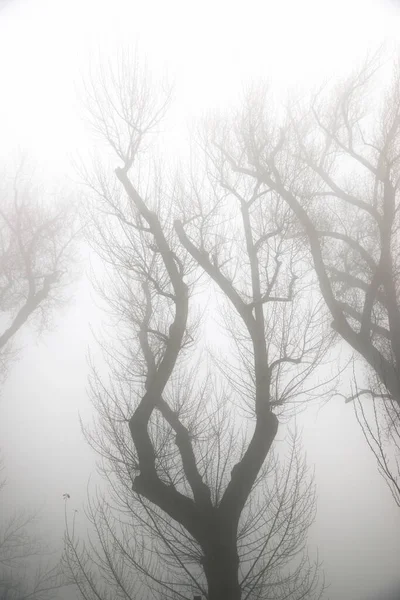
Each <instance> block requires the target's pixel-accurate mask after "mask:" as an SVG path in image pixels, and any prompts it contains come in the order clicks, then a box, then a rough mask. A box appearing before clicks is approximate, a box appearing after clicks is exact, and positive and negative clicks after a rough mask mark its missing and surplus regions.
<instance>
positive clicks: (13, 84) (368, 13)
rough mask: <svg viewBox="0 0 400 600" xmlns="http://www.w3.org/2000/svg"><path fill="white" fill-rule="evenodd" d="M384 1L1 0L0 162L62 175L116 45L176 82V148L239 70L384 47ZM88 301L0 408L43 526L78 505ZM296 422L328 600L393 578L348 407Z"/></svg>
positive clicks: (261, 71) (68, 315) (351, 60)
mask: <svg viewBox="0 0 400 600" xmlns="http://www.w3.org/2000/svg"><path fill="white" fill-rule="evenodd" d="M3 4H4V1H3ZM1 5H2V0H0V6H1ZM397 5H398V7H397V8H396V0H392V2H391V3H389V0H387V2H386V3H384V2H383V0H382V2H378V0H376V1H372V0H370V1H368V0H363V1H362V0H336V1H335V2H332V1H331V2H328V1H327V0H304V1H302V2H299V1H298V0H286V1H274V2H272V1H270V0H261V1H255V0H247V1H244V0H242V2H234V1H232V0H214V1H211V0H203V1H202V2H197V3H195V2H193V1H190V0H168V1H165V0H142V1H141V2H139V1H137V0H130V1H129V0H113V1H109V2H105V1H103V2H102V1H99V0H97V1H96V0H70V1H61V0H47V1H46V0H9V2H8V4H7V5H6V6H5V7H4V8H3V9H2V10H1V11H0V82H1V91H0V160H2V161H6V162H7V161H8V160H9V159H10V157H12V156H14V155H15V154H16V153H17V152H18V150H23V151H27V152H28V153H29V154H30V155H31V156H32V158H34V159H36V160H37V162H38V164H39V167H40V170H41V171H42V173H43V177H44V179H49V180H53V179H54V178H56V179H57V178H62V176H63V174H64V173H65V172H70V158H71V157H73V156H74V153H76V151H77V150H82V149H83V150H84V149H85V148H86V147H87V146H88V145H90V143H89V141H88V132H87V131H86V130H85V127H84V124H83V122H82V119H81V118H80V115H79V111H80V104H79V98H77V91H76V86H77V84H78V83H79V81H80V78H81V76H82V74H84V73H85V72H86V70H87V68H88V66H89V64H90V61H91V60H92V59H93V57H94V58H97V57H98V55H99V54H102V55H103V56H107V55H111V56H113V55H114V54H115V52H116V50H117V49H121V48H123V47H124V45H131V46H132V47H134V46H135V45H137V46H138V48H139V50H140V52H141V53H142V55H144V56H146V57H147V59H148V61H149V64H150V66H151V68H152V69H153V70H154V71H156V72H157V73H159V74H160V73H163V72H164V71H167V72H168V75H169V77H170V79H171V80H173V81H175V89H176V94H175V95H176V101H175V103H174V105H173V107H172V109H171V114H172V117H171V119H170V121H169V123H170V126H171V143H172V147H173V148H175V149H176V148H177V147H182V148H183V147H184V144H185V140H184V136H183V134H182V132H184V130H185V129H184V128H185V123H186V122H187V121H190V119H191V118H193V117H196V116H199V115H201V113H202V112H203V111H205V110H206V109H209V108H216V107H219V108H223V107H224V106H228V105H229V104H231V103H232V102H235V101H236V100H237V98H238V96H239V94H240V92H241V90H242V88H243V86H244V85H246V83H248V82H250V81H251V80H252V79H255V78H258V77H263V78H265V79H269V80H271V81H272V84H273V86H274V88H275V89H284V88H286V87H287V86H293V85H296V86H300V87H305V88H307V86H308V85H311V84H313V83H314V82H316V81H318V80H320V79H321V78H322V77H326V76H332V75H337V74H339V73H341V72H344V71H345V70H346V69H348V68H351V66H352V65H353V64H355V63H356V61H357V60H360V59H361V58H362V57H363V56H364V55H365V52H366V50H367V48H368V47H376V46H377V45H378V44H379V43H381V42H382V41H384V39H385V38H386V39H388V40H389V41H391V42H398V40H399V39H400V27H399V26H400V2H397ZM175 131H178V132H179V134H175V133H174V132H175ZM0 170H1V169H0ZM90 306H91V304H90V297H89V291H88V287H87V285H86V284H85V283H82V284H81V285H80V286H79V289H78V291H77V299H76V300H75V303H74V304H73V305H72V307H70V308H69V309H68V310H66V311H65V312H64V315H63V316H62V318H60V320H59V326H58V327H57V329H56V331H55V332H54V333H52V334H51V335H48V336H46V337H45V338H44V339H43V340H42V342H41V343H40V344H39V345H38V346H34V345H33V344H32V343H30V344H28V343H27V347H26V350H25V352H24V353H23V355H22V357H21V360H20V362H19V363H18V364H17V365H16V366H15V368H14V369H13V372H12V373H11V376H10V378H9V380H8V382H7V385H6V388H5V390H4V395H3V398H2V402H1V405H0V436H1V439H2V446H3V449H4V454H5V458H6V461H8V463H9V464H12V466H13V471H12V473H11V477H10V476H9V479H10V488H9V490H8V492H7V493H8V494H9V497H10V498H11V501H14V500H15V502H17V503H19V504H23V503H24V502H26V501H27V499H28V496H29V497H30V499H31V501H32V502H45V503H46V511H47V513H46V514H47V527H48V528H49V527H51V528H52V529H53V531H58V532H59V533H62V528H63V524H62V499H61V496H62V494H63V493H64V492H69V493H70V494H71V497H72V499H73V500H74V501H75V502H76V505H77V506H78V505H79V503H80V502H81V501H83V500H84V497H85V492H86V488H85V484H86V481H87V478H88V474H89V471H90V469H91V467H92V459H91V457H90V455H89V452H88V450H87V448H86V446H85V444H84V443H83V442H82V439H81V436H80V432H79V424H78V421H77V412H78V410H80V411H82V412H83V413H84V414H87V411H88V406H87V402H86V400H85V397H86V395H85V386H86V382H85V379H86V363H85V353H86V347H87V339H88V332H89V330H88V320H89V318H90V317H91V318H93V317H92V315H89V312H90ZM26 339H27V340H29V339H30V338H29V336H27V337H26ZM71 373H72V376H71ZM306 425H307V427H306V431H305V445H306V448H307V449H308V453H309V459H310V462H311V463H312V464H315V465H316V471H317V484H318V486H319V487H318V494H319V509H318V511H319V512H318V520H317V524H316V528H315V529H314V530H313V534H312V537H311V542H312V544H318V546H319V548H320V557H321V558H322V559H323V560H324V562H325V567H326V575H327V578H328V581H331V583H332V586H331V590H330V594H328V596H330V597H331V600H338V599H339V598H348V599H349V600H357V598H358V595H357V594H358V593H359V595H360V598H361V597H365V595H366V593H367V592H369V591H370V590H372V589H373V586H374V584H375V583H376V582H377V581H379V580H381V581H384V582H388V583H389V582H390V580H391V579H394V578H395V576H396V573H397V571H398V559H397V556H398V555H400V539H399V538H400V536H399V535H398V532H399V530H400V529H399V526H400V515H399V510H398V509H397V511H396V508H395V506H394V503H393V501H392V500H391V498H390V496H389V493H388V492H387V490H386V488H385V487H384V484H383V483H382V482H381V480H380V479H379V476H378V474H377V471H376V467H375V463H374V461H373V459H372V457H371V456H370V455H369V453H368V451H367V448H366V446H365V444H364V441H363V440H362V437H361V432H360V431H359V429H358V428H357V426H356V424H355V420H354V417H353V414H352V412H351V408H350V407H348V406H346V407H345V406H344V404H343V403H340V404H339V403H338V404H336V403H335V404H331V405H330V406H328V407H327V408H324V409H322V410H321V411H320V412H319V413H318V415H317V414H316V413H315V412H312V413H309V417H307V421H306ZM21 494H23V495H24V496H23V498H21ZM75 499H76V500H75ZM21 500H22V501H21Z"/></svg>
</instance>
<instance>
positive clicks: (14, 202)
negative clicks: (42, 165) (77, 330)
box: [0, 161, 76, 374]
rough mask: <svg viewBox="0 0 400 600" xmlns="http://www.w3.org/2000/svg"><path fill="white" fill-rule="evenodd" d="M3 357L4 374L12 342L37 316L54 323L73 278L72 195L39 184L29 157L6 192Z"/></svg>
mask: <svg viewBox="0 0 400 600" xmlns="http://www.w3.org/2000/svg"><path fill="white" fill-rule="evenodd" d="M0 194H1V196H0V319H1V321H0V325H1V327H2V332H1V333H0V360H1V363H2V364H1V367H0V368H1V372H2V374H4V372H5V369H6V362H7V358H9V357H10V355H11V354H12V348H11V342H12V340H13V338H14V337H15V335H16V333H17V332H18V331H19V330H20V329H21V327H22V326H23V325H24V324H25V323H26V322H27V321H28V319H31V318H32V317H35V319H36V322H37V324H38V326H39V328H42V327H45V326H46V325H48V324H49V321H50V318H51V315H52V312H53V310H54V308H55V307H57V306H59V305H60V304H62V302H63V300H65V287H66V284H67V283H69V282H70V280H71V277H70V274H69V276H68V275H67V273H68V271H70V270H71V262H72V258H73V251H74V248H73V245H72V242H73V240H74V238H75V236H76V232H75V230H74V210H73V202H72V200H71V198H70V197H69V198H66V199H65V201H62V202H60V201H59V200H56V201H54V198H52V197H51V196H49V195H47V196H46V195H45V194H44V192H43V190H41V189H40V188H38V187H35V186H34V183H33V180H32V178H31V177H28V176H27V174H26V169H25V168H24V161H21V163H20V166H19V168H18V169H17V172H16V174H15V176H14V178H13V181H12V184H9V183H8V180H7V177H6V176H5V177H4V178H3V182H2V188H1V191H0Z"/></svg>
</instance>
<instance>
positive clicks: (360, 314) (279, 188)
mask: <svg viewBox="0 0 400 600" xmlns="http://www.w3.org/2000/svg"><path fill="white" fill-rule="evenodd" d="M390 66H391V67H393V69H392V70H391V75H392V80H391V83H390V85H388V86H386V87H385V88H384V85H383V82H384V81H385V77H384V73H383V72H384V71H385V68H386V67H387V64H386V67H385V65H382V63H381V61H380V58H379V55H376V56H374V57H372V58H368V59H367V60H366V61H365V64H364V65H363V66H362V68H361V69H359V70H358V71H357V72H355V73H354V74H353V75H351V76H350V77H349V78H348V79H347V80H345V81H344V82H341V83H340V84H338V85H335V86H334V88H333V89H332V87H330V88H329V87H328V88H326V87H324V88H322V89H321V90H320V91H319V92H318V93H317V94H315V95H314V96H313V98H312V100H311V103H310V105H309V106H306V107H304V103H303V102H299V101H298V100H296V101H295V102H291V103H289V106H288V108H287V110H286V109H285V110H284V111H282V110H277V109H275V110H274V108H273V106H272V103H271V102H270V101H269V99H268V94H266V93H265V91H264V90H261V91H260V90H253V91H252V92H251V93H250V94H249V96H248V98H247V101H246V103H245V105H244V108H243V109H242V110H240V111H239V112H238V114H236V115H235V116H234V118H233V119H232V120H231V122H230V123H229V125H227V129H228V130H229V135H226V136H225V137H221V136H219V137H216V138H215V140H214V142H215V146H216V148H218V150H219V151H220V153H221V156H222V157H223V158H224V159H225V160H226V161H227V162H228V164H229V165H230V168H231V169H232V171H233V172H235V173H240V174H246V175H247V176H250V177H252V178H253V180H254V182H255V183H257V184H258V185H265V186H267V187H268V188H269V189H271V190H273V191H274V192H275V193H276V194H278V195H279V197H280V198H281V199H282V200H283V201H284V202H285V203H286V206H287V207H289V208H290V210H291V211H292V214H293V215H294V216H295V217H296V219H297V222H298V225H299V229H298V231H297V232H296V231H294V230H293V231H292V232H291V235H292V236H293V238H296V236H297V239H303V240H304V241H305V242H306V243H307V245H308V248H309V250H310V255H311V259H312V264H313V267H314V270H315V273H316V276H317V280H318V283H319V287H320V290H321V294H322V296H323V298H324V300H325V303H326V306H327V307H328V309H329V311H330V313H331V315H332V318H333V322H332V328H333V330H335V331H336V332H337V333H338V334H339V336H340V337H341V338H342V339H344V340H345V341H346V342H347V343H348V344H349V345H350V347H351V348H352V349H353V350H354V351H356V353H357V355H358V356H361V357H362V358H363V359H364V360H365V362H366V364H367V366H368V369H369V373H368V374H367V381H366V382H365V384H363V385H360V386H359V387H360V388H361V389H362V394H361V397H360V398H362V400H363V401H364V400H365V399H366V397H367V396H369V398H371V399H372V400H373V401H374V402H381V403H382V402H383V403H385V404H386V405H387V411H388V412H387V415H386V417H384V419H389V421H392V420H393V418H395V413H396V414H397V413H398V409H395V411H394V412H393V407H394V406H395V405H397V406H399V404H400V370H399V368H400V295H399V294H400V292H399V290H400V261H399V258H400V255H399V251H398V248H399V243H400V239H399V226H400V221H399V215H400V211H399V208H400V204H399V202H400V200H399V199H400V195H399V181H400V178H399V174H400V171H399V167H400V153H399V140H400V71H399V63H398V62H396V61H394V64H393V62H392V63H391V64H390ZM266 210H267V209H266ZM367 387H368V389H366V388H367ZM359 407H360V408H361V406H360V405H359ZM376 410H377V411H378V412H379V413H382V415H383V413H384V412H385V410H384V408H383V409H381V408H379V409H378V408H377V409H376ZM367 412H368V411H367ZM359 414H360V413H359ZM365 414H366V413H365ZM373 420H374V418H373ZM365 423H366V422H365ZM375 423H376V420H375ZM371 427H372V423H371ZM364 432H365V433H366V434H367V437H368V438H369V441H370V442H371V443H372V445H375V442H376V441H377V439H375V441H374V439H373V436H372V429H369V428H368V427H367V428H366V429H364ZM378 452H379V453H380V455H381V456H382V452H383V453H384V450H383V448H381V449H380V450H379V451H378ZM381 466H382V465H381ZM383 470H384V471H386V468H384V469H383Z"/></svg>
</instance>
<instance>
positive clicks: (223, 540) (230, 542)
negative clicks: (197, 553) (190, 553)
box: [203, 528, 241, 600]
mask: <svg viewBox="0 0 400 600" xmlns="http://www.w3.org/2000/svg"><path fill="white" fill-rule="evenodd" d="M218 529H219V528H218ZM213 537H214V539H213V542H212V544H210V546H209V547H208V549H207V552H206V553H205V556H204V559H203V566H204V572H205V576H206V578H207V584H208V600H240V598H241V588H240V585H239V579H238V571H239V556H238V553H237V547H236V536H235V537H234V538H233V537H232V536H230V535H229V534H228V535H225V534H224V533H223V532H221V531H220V534H219V536H218V538H217V539H216V537H215V536H213Z"/></svg>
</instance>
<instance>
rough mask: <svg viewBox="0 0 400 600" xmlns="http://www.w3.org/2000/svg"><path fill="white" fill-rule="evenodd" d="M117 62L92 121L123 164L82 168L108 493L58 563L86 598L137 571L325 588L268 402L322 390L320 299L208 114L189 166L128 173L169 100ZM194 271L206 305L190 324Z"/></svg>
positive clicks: (276, 409) (98, 432) (203, 585)
mask: <svg viewBox="0 0 400 600" xmlns="http://www.w3.org/2000/svg"><path fill="white" fill-rule="evenodd" d="M120 69H121V71H120V72H121V73H122V72H123V73H124V74H125V75H124V77H121V76H119V75H118V76H115V75H112V76H110V77H106V76H103V78H102V79H101V80H100V83H99V82H98V81H96V83H95V84H94V87H93V90H91V91H90V96H89V97H90V99H91V101H92V104H91V106H90V108H91V111H92V116H93V118H92V123H93V125H94V127H95V129H96V132H97V133H98V134H101V135H102V136H103V138H104V139H105V140H106V141H107V142H108V144H110V145H111V147H112V148H113V149H114V150H115V152H116V154H117V156H118V157H119V159H120V160H121V163H122V165H121V166H120V167H118V168H117V169H116V171H115V174H116V180H115V181H110V180H109V178H108V176H107V174H106V173H105V172H104V171H102V170H101V169H97V177H94V178H92V179H90V180H89V181H87V183H88V185H89V186H90V188H91V189H92V191H93V192H95V193H94V201H93V204H91V205H90V206H91V216H92V229H91V233H90V239H91V242H92V244H93V245H94V247H95V248H96V250H97V252H98V254H99V256H100V258H101V259H102V261H103V264H104V265H107V267H108V270H109V274H110V279H109V284H108V285H106V284H105V283H104V280H103V278H102V277H100V279H99V281H98V286H97V287H98V290H99V292H100V293H101V294H102V296H103V298H104V299H105V300H106V301H107V303H108V306H109V308H110V311H111V314H112V316H113V317H114V321H113V332H114V336H115V339H114V343H112V339H110V338H108V339H107V340H106V342H105V343H104V350H105V354H106V356H107V359H108V364H109V368H110V371H109V378H108V379H107V378H106V377H105V376H104V375H103V376H101V375H100V374H99V373H98V372H97V371H96V369H94V371H93V377H92V388H91V390H92V399H93V402H94V405H95V407H96V409H97V413H98V421H97V426H96V428H95V429H94V430H92V431H88V432H87V435H88V437H89V440H90V442H91V444H92V445H93V447H94V448H95V449H96V450H97V451H98V453H99V454H100V456H101V457H102V469H103V473H104V475H105V476H106V478H107V479H108V481H109V483H110V486H111V488H112V491H113V494H112V500H107V499H105V498H104V497H100V498H99V500H98V502H95V501H93V503H92V504H91V505H90V506H89V516H90V518H91V520H92V523H93V526H94V527H95V530H96V534H97V541H96V542H95V541H93V542H92V546H91V547H83V548H82V547H80V550H79V544H78V542H77V541H76V539H75V536H74V534H73V532H72V533H71V530H69V532H68V533H67V539H66V554H65V560H66V564H67V566H68V567H69V569H70V571H71V572H72V574H73V576H74V578H75V581H76V582H77V583H78V585H79V587H80V590H81V593H82V595H83V596H84V597H85V598H111V597H112V596H113V594H118V595H119V596H120V597H123V598H133V597H137V596H135V594H137V593H138V589H137V587H135V584H137V581H141V580H142V581H143V578H144V580H145V581H146V584H147V585H148V584H149V582H150V583H151V582H153V587H154V588H155V589H157V590H160V586H162V587H164V591H163V594H164V595H165V594H167V595H168V596H169V597H174V598H177V597H180V598H187V597H190V588H191V586H193V591H197V592H198V593H200V594H202V595H205V596H206V597H208V598H209V599H210V600H217V599H218V600H224V599H227V600H228V599H229V600H235V599H237V600H238V599H239V598H268V597H271V596H273V597H274V598H282V599H283V598H293V599H295V598H298V599H300V598H314V597H318V596H319V593H320V588H319V584H318V568H317V565H312V564H310V563H309V562H308V560H307V558H306V556H305V554H304V545H305V539H306V533H307V530H308V527H309V525H310V523H311V521H312V515H313V506H314V493H313V489H312V485H311V483H310V480H309V479H308V478H307V477H306V467H305V464H304V462H303V459H302V458H301V456H299V455H298V454H297V450H296V447H295V445H292V448H291V453H290V458H289V461H288V465H287V467H286V468H284V467H282V468H280V467H279V465H278V462H277V460H276V458H275V459H274V458H273V455H272V450H271V448H272V445H273V442H274V440H275V437H276V434H277V431H278V416H280V417H281V418H283V416H284V415H285V414H287V411H288V410H289V411H290V409H292V410H293V408H294V407H296V406H297V405H301V402H304V400H305V398H306V397H307V394H311V393H312V391H314V392H316V393H322V391H323V389H322V384H321V386H320V388H319V389H317V388H318V385H315V386H314V390H313V389H312V388H311V389H308V387H307V385H306V381H307V379H308V377H309V375H310V374H311V373H312V372H313V371H314V369H315V368H316V366H317V365H318V364H319V362H320V361H321V360H322V357H323V356H324V353H325V350H326V347H327V346H328V345H329V335H328V336H326V335H323V332H322V331H321V325H322V323H323V320H324V314H323V312H322V308H321V303H320V302H318V301H316V302H308V303H306V302H304V288H305V287H307V285H308V272H307V265H306V262H305V261H304V258H303V255H304V252H303V253H302V250H301V245H298V246H297V247H296V245H295V244H293V242H292V241H290V242H289V243H288V242H287V240H286V237H287V236H285V233H286V232H287V231H289V230H290V228H291V218H290V211H289V210H288V209H287V208H286V207H285V205H284V203H282V202H281V200H280V198H279V196H278V195H277V194H275V193H273V192H272V193H271V192H270V190H269V189H268V188H267V187H266V186H264V185H260V184H259V183H258V182H256V183H254V182H253V179H252V177H247V176H246V175H242V176H236V175H235V176H234V177H233V178H232V176H231V173H230V172H229V171H228V170H227V169H226V166H227V163H226V161H225V160H223V161H221V160H220V156H219V154H214V153H213V146H212V143H211V142H210V136H211V138H212V136H213V130H212V127H211V126H208V127H207V128H206V131H208V132H209V134H208V133H207V134H206V135H205V136H203V143H202V144H201V145H202V147H203V150H202V152H200V153H199V155H198V156H197V157H196V161H197V164H198V165H200V166H199V168H198V169H197V173H194V172H193V170H192V171H185V172H183V173H181V174H180V175H179V176H177V177H176V178H174V179H173V181H172V184H171V185H169V184H168V180H167V179H166V178H163V177H162V176H161V173H160V169H155V170H154V171H153V173H152V177H151V178H148V177H146V179H147V181H150V183H147V186H146V188H144V189H143V190H142V191H140V188H141V187H142V188H143V186H141V184H140V177H139V179H138V181H137V182H136V181H134V177H135V174H136V177H138V173H139V167H141V171H142V173H143V172H146V174H147V175H148V172H149V171H150V167H149V166H148V165H149V163H147V164H146V163H144V161H143V156H144V155H143V154H142V155H141V156H142V160H141V161H139V163H138V166H137V167H136V171H135V173H133V169H132V167H133V165H134V164H135V165H136V162H138V161H137V158H138V152H139V149H140V148H141V143H142V138H143V136H144V135H145V134H146V133H148V132H149V131H150V129H152V128H153V127H154V126H155V125H156V124H157V122H158V120H159V117H160V115H161V114H162V112H163V111H164V109H165V103H161V104H160V105H159V106H158V105H154V104H153V105H151V104H150V106H151V108H152V110H151V111H150V112H149V101H150V100H151V101H153V98H154V96H153V95H152V92H151V89H150V87H149V85H150V83H149V80H148V79H147V78H143V77H142V74H141V73H140V70H139V69H138V68H137V65H134V66H133V68H130V65H124V66H123V67H120ZM265 197H268V198H269V200H270V204H269V206H270V211H269V212H268V213H266V212H265V211H264V208H263V207H264V201H265ZM88 202H89V200H88ZM205 286H208V290H210V291H209V293H210V297H209V299H208V302H209V303H211V306H213V307H214V308H213V309H212V310H210V311H208V312H207V311H206V315H205V316H204V321H205V324H204V325H203V327H201V325H200V321H201V319H200V316H201V311H202V308H201V307H202V306H203V304H204V301H205V300H206V301H207V298H206V296H207V292H206V289H205ZM217 304H219V305H220V309H221V313H222V315H223V320H224V325H225V337H224V342H223V343H224V345H223V347H222V348H221V352H220V354H219V355H218V353H217V351H216V350H215V349H214V351H213V352H212V355H213V358H212V359H211V358H210V359H209V360H206V359H205V356H206V350H205V347H204V342H203V339H202V334H201V332H203V335H205V331H206V324H207V320H208V322H210V321H209V319H210V318H212V315H213V313H214V312H215V310H216V308H217ZM203 312H204V309H203ZM206 316H208V319H206ZM211 326H212V327H213V328H214V329H215V324H214V325H212V320H211ZM214 338H215V336H214ZM282 431H283V430H282ZM113 508H114V509H117V510H113ZM96 569H97V570H98V569H99V570H100V573H101V575H102V577H103V583H104V586H105V587H103V588H102V587H101V584H99V583H98V582H97V580H96V576H95V572H96ZM110 586H111V588H110Z"/></svg>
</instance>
